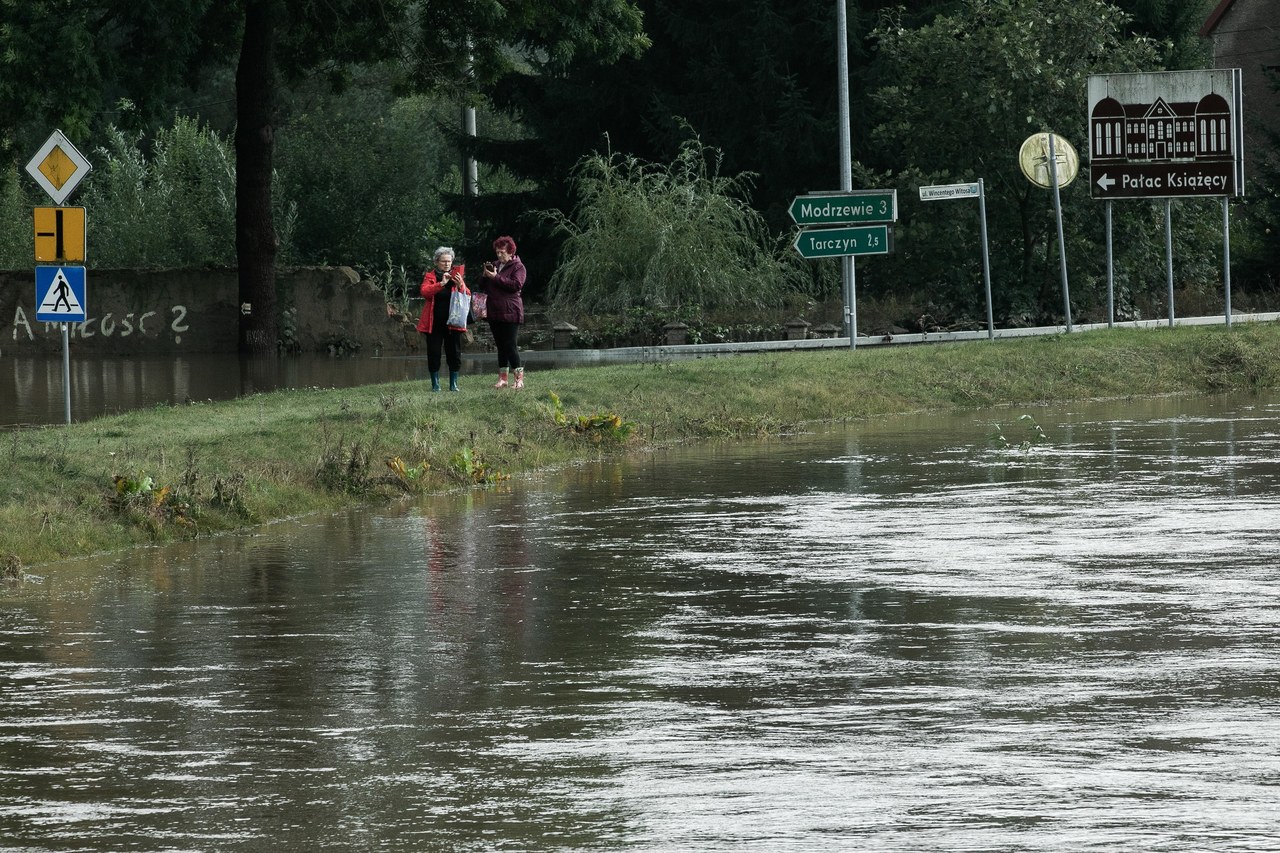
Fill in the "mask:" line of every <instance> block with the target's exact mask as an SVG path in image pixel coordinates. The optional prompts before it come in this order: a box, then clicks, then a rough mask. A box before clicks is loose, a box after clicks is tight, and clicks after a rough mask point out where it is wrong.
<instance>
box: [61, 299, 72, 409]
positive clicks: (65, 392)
mask: <svg viewBox="0 0 1280 853" xmlns="http://www.w3.org/2000/svg"><path fill="white" fill-rule="evenodd" d="M62 411H63V414H64V415H65V417H66V422H67V423H68V424H70V423H71V324H70V323H63V324H62Z"/></svg>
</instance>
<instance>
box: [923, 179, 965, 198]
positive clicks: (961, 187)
mask: <svg viewBox="0 0 1280 853" xmlns="http://www.w3.org/2000/svg"><path fill="white" fill-rule="evenodd" d="M977 197H978V185H977V184H976V183H973V184H938V185H936V186H932V187H921V188H920V200H921V201H944V200H946V199H952V198H977Z"/></svg>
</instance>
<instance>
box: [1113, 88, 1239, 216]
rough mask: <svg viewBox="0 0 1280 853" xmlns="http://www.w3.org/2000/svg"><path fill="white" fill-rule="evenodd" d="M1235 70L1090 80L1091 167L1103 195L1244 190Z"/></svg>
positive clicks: (1149, 194)
mask: <svg viewBox="0 0 1280 853" xmlns="http://www.w3.org/2000/svg"><path fill="white" fill-rule="evenodd" d="M1234 83H1235V79H1234V77H1233V76H1232V74H1231V72H1230V71H1214V72H1160V73H1153V74H1116V75H1104V76H1099V77H1091V78H1090V80H1089V102H1090V103H1089V166H1090V179H1091V183H1092V184H1093V185H1094V186H1093V187H1092V191H1093V193H1094V195H1095V196H1097V197H1101V198H1107V197H1111V198H1125V197H1127V198H1141V197H1151V196H1212V195H1237V194H1239V193H1240V192H1241V188H1240V184H1241V183H1242V181H1240V180H1239V177H1238V169H1237V161H1238V159H1239V157H1240V150H1239V149H1240V138H1241V135H1240V131H1239V128H1240V123H1241V117H1240V116H1239V115H1238V112H1239V100H1238V92H1237V91H1235V88H1234Z"/></svg>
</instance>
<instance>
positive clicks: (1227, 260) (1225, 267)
mask: <svg viewBox="0 0 1280 853" xmlns="http://www.w3.org/2000/svg"><path fill="white" fill-rule="evenodd" d="M1222 292H1223V295H1224V297H1225V301H1224V303H1223V307H1224V315H1223V316H1225V317H1226V320H1227V328H1228V329H1230V328H1231V200H1230V199H1228V198H1227V197H1226V196H1225V195H1224V196H1223V197H1222Z"/></svg>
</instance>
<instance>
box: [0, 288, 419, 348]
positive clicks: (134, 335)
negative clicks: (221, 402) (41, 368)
mask: <svg viewBox="0 0 1280 853" xmlns="http://www.w3.org/2000/svg"><path fill="white" fill-rule="evenodd" d="M277 282H278V292H279V296H280V306H279V307H280V309H281V310H282V311H284V310H286V309H293V313H292V316H291V319H290V320H286V321H285V324H284V325H285V326H289V327H290V328H291V329H292V332H291V334H292V338H293V339H294V341H296V343H297V345H298V347H299V348H300V349H301V350H302V351H304V352H323V351H326V350H327V349H328V348H329V346H330V345H331V344H335V343H336V344H342V345H344V346H346V347H347V348H348V350H349V349H350V347H351V345H352V344H358V345H359V351H360V352H362V353H372V352H375V351H382V352H389V353H390V352H408V351H411V350H414V349H417V347H418V346H419V337H420V336H419V335H418V333H417V332H416V331H414V328H413V326H414V324H415V323H416V322H417V317H413V318H404V317H400V316H398V315H395V314H393V313H392V312H391V311H390V310H389V309H388V307H387V302H386V300H385V298H384V296H383V294H382V291H381V290H380V289H379V288H378V287H377V286H376V285H374V284H373V283H371V282H368V281H361V280H360V277H359V276H358V275H356V273H355V271H354V270H352V269H351V268H349V267H302V268H297V269H282V270H280V271H279V272H278V275H277ZM85 290H86V298H85V301H86V302H87V305H86V309H87V310H86V312H85V313H86V320H85V322H83V323H75V324H73V325H72V328H71V346H72V348H73V349H74V350H76V351H78V352H85V353H108V354H113V355H133V354H141V353H181V352H192V353H195V352H235V351H236V346H237V335H238V328H239V311H240V308H239V300H238V299H237V293H238V283H237V279H236V271H235V270H234V269H218V270H95V269H90V270H89V271H88V273H87V274H86V283H85ZM35 296H36V294H35V272H34V270H32V269H26V270H19V271H9V272H5V271H0V354H3V353H26V354H30V353H40V352H61V350H62V332H61V328H60V325H59V324H57V323H42V322H38V321H37V320H36V318H35V317H36V310H35ZM283 331H284V329H283V328H282V332H283Z"/></svg>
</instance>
